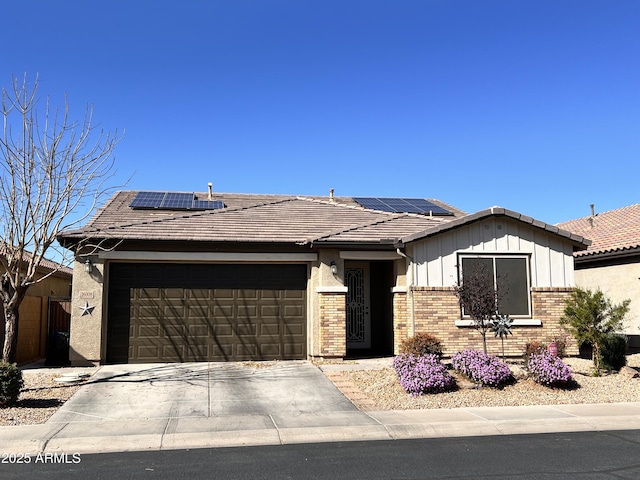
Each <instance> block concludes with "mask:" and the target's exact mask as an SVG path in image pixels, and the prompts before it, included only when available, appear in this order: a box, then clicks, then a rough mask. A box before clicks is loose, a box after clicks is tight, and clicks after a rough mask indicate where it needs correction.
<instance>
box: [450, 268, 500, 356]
mask: <svg viewBox="0 0 640 480" xmlns="http://www.w3.org/2000/svg"><path fill="white" fill-rule="evenodd" d="M454 291H455V294H456V296H457V297H458V302H459V303H460V308H461V309H462V312H463V313H464V314H465V315H469V317H471V320H472V321H473V328H475V329H476V330H478V332H480V335H482V348H483V350H484V353H487V331H489V330H490V329H491V328H492V327H493V319H494V318H495V316H496V314H497V311H498V292H497V291H496V288H495V285H494V281H493V273H492V272H491V271H490V270H489V269H488V268H487V267H486V265H485V264H484V263H483V262H474V265H473V267H472V269H471V271H470V272H466V273H464V275H463V278H462V281H461V282H460V284H458V285H456V286H455V288H454Z"/></svg>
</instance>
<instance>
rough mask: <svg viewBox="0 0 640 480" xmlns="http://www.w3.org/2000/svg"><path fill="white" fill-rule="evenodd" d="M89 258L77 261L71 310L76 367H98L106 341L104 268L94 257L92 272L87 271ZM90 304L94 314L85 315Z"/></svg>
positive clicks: (71, 343)
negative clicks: (103, 317)
mask: <svg viewBox="0 0 640 480" xmlns="http://www.w3.org/2000/svg"><path fill="white" fill-rule="evenodd" d="M84 261H85V258H82V259H80V261H78V260H76V262H75V264H74V269H73V271H74V278H73V291H72V300H71V302H72V307H71V308H72V309H71V335H70V337H71V338H70V340H69V360H71V364H72V365H89V364H97V363H99V362H100V359H101V351H102V342H103V335H102V331H103V321H102V312H103V307H104V305H103V303H104V302H103V288H102V287H103V280H104V265H103V263H102V262H100V261H99V260H98V259H97V258H92V263H93V268H92V271H91V273H87V272H85V270H84ZM86 303H88V304H89V306H91V307H93V310H92V311H91V313H87V314H86V315H83V314H82V313H83V309H82V307H83V306H84V305H85V304H86Z"/></svg>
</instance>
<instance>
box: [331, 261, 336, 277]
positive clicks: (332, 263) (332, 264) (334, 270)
mask: <svg viewBox="0 0 640 480" xmlns="http://www.w3.org/2000/svg"><path fill="white" fill-rule="evenodd" d="M331 273H332V274H333V275H337V273H338V266H337V265H336V262H331Z"/></svg>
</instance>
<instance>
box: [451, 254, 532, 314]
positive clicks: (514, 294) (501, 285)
mask: <svg viewBox="0 0 640 480" xmlns="http://www.w3.org/2000/svg"><path fill="white" fill-rule="evenodd" d="M459 265H460V266H461V267H460V275H461V279H462V283H463V284H464V282H465V276H466V278H469V276H470V275H471V274H472V272H474V271H476V269H478V268H480V269H481V270H479V271H481V272H485V273H484V274H486V275H487V276H490V277H492V278H491V279H490V281H491V283H492V284H493V288H494V291H495V289H496V287H497V291H498V313H500V314H501V315H509V316H512V317H529V316H531V308H530V304H531V302H530V297H529V258H528V257H525V256H463V257H461V262H460V263H459Z"/></svg>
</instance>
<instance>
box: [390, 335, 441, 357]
mask: <svg viewBox="0 0 640 480" xmlns="http://www.w3.org/2000/svg"><path fill="white" fill-rule="evenodd" d="M400 353H406V354H407V355H418V356H421V355H429V354H433V355H437V356H438V358H442V342H441V341H440V339H439V338H438V337H436V336H435V335H431V334H430V333H417V334H416V335H415V336H413V337H411V338H407V339H406V340H403V342H402V343H401V344H400Z"/></svg>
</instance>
